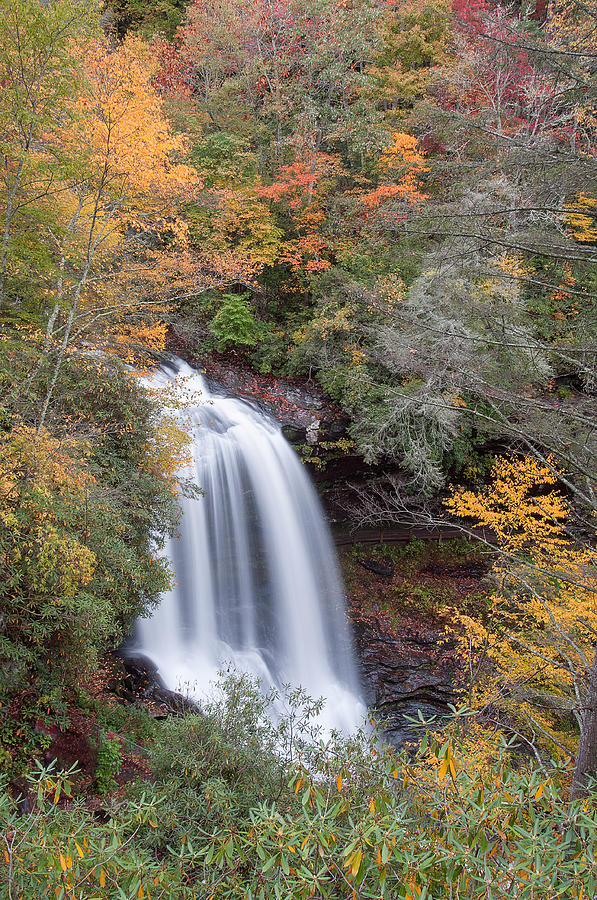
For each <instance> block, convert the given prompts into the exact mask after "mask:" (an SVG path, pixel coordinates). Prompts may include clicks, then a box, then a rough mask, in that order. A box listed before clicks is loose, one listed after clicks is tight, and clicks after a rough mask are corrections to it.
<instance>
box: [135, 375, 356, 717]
mask: <svg viewBox="0 0 597 900" xmlns="http://www.w3.org/2000/svg"><path fill="white" fill-rule="evenodd" d="M151 384H152V386H153V387H156V386H158V387H161V388H164V387H170V389H172V390H174V391H175V392H176V390H177V389H181V390H182V391H183V392H184V394H185V395H186V396H187V397H188V396H189V394H190V395H191V400H190V405H187V406H186V408H185V409H184V410H183V411H178V412H177V413H176V415H177V416H179V417H180V418H181V420H182V421H183V423H184V424H185V425H186V426H187V427H189V425H190V427H191V428H192V463H191V465H190V467H189V470H188V471H187V470H185V471H184V472H182V473H181V477H182V476H185V477H187V478H190V479H191V480H192V481H194V482H195V483H196V485H197V486H198V487H199V488H200V489H201V491H202V494H201V495H199V496H193V497H184V496H183V497H181V500H180V502H181V506H182V520H181V525H180V528H179V534H178V535H177V536H176V537H174V538H172V539H170V540H169V542H168V544H167V547H166V553H167V556H168V559H169V561H170V564H171V567H172V569H173V571H174V581H175V583H174V585H173V587H172V589H171V590H170V591H169V592H167V593H166V594H164V595H163V596H162V598H161V600H160V602H159V605H158V606H157V607H156V609H155V611H154V612H153V614H152V615H151V617H150V618H146V619H141V620H139V622H138V624H137V630H136V640H135V651H136V652H138V653H142V654H143V655H144V656H146V657H149V659H150V660H151V661H152V662H153V663H154V664H155V665H157V667H158V672H159V674H160V676H161V678H162V679H163V681H164V683H165V684H166V686H167V687H169V688H171V689H173V690H179V691H183V692H184V693H187V694H189V695H191V696H194V697H196V698H197V699H199V698H201V696H202V695H205V694H206V693H208V692H209V688H210V685H211V684H212V683H213V682H214V681H215V680H216V679H217V673H218V671H219V670H220V669H221V668H222V667H223V666H225V665H227V664H230V663H231V664H232V665H233V666H234V667H235V668H237V669H239V670H241V671H244V672H248V673H251V674H252V675H254V676H257V677H258V678H259V679H260V680H261V682H262V685H263V686H264V688H266V689H267V688H270V687H274V688H275V687H280V686H281V685H283V684H290V685H293V686H297V687H298V686H301V687H302V688H304V689H305V690H306V691H307V693H308V694H309V695H310V696H311V697H313V698H318V697H324V698H325V701H326V703H325V707H324V710H323V713H322V715H321V719H320V722H321V724H322V726H323V727H324V730H325V731H326V732H329V730H330V729H332V728H336V729H339V730H341V731H344V732H345V733H349V732H351V731H353V730H355V729H356V728H357V727H358V726H359V725H360V724H362V721H363V717H364V712H365V707H364V704H363V701H362V699H361V694H360V686H359V678H358V675H357V670H356V664H355V657H354V652H353V647H352V641H351V636H350V632H349V628H348V625H347V622H346V614H345V604H344V596H343V590H342V583H341V579H340V575H339V571H338V566H337V562H336V555H335V548H334V546H333V543H332V540H331V536H330V533H329V529H328V527H327V524H326V522H325V520H324V517H323V513H322V510H321V507H320V504H319V500H318V498H317V495H316V493H315V491H314V489H313V486H312V485H311V482H310V479H309V477H308V475H307V473H306V472H305V470H304V468H303V466H302V465H301V463H300V461H299V459H298V457H297V456H296V454H295V453H294V451H293V450H292V448H291V447H290V445H289V444H288V442H287V441H286V439H285V438H284V436H283V434H282V432H281V430H280V427H279V425H278V424H277V423H275V422H274V421H273V420H272V419H271V418H269V417H268V416H267V415H265V414H264V413H263V412H262V411H260V410H259V409H257V408H256V407H255V406H254V405H252V404H249V403H247V402H245V401H242V400H239V399H235V398H231V397H227V396H222V395H221V394H219V393H213V392H210V390H209V388H208V386H207V384H206V383H205V381H204V379H203V378H202V377H201V376H200V375H199V374H198V373H197V372H196V371H195V370H193V369H191V368H190V366H188V365H187V364H186V363H184V362H183V361H182V360H180V359H178V358H176V357H173V358H170V359H169V360H168V361H167V362H164V363H163V365H161V366H160V368H159V369H158V371H157V372H156V374H155V375H154V376H153V377H152V379H151ZM166 402H168V401H166Z"/></svg>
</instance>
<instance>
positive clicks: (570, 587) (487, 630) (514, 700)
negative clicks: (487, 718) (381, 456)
mask: <svg viewBox="0 0 597 900" xmlns="http://www.w3.org/2000/svg"><path fill="white" fill-rule="evenodd" d="M447 507H448V509H449V510H450V511H451V512H452V513H454V514H455V515H456V516H458V517H463V518H466V519H472V520H473V521H474V522H475V523H476V524H478V525H481V526H483V527H485V528H486V529H489V531H490V532H491V533H493V535H494V537H495V545H496V547H497V550H498V553H497V556H496V561H495V563H494V565H493V569H492V575H493V578H494V582H495V593H494V595H493V597H492V598H491V606H490V608H489V609H488V611H487V613H486V615H484V616H481V617H478V618H471V617H468V616H464V615H461V614H460V613H458V612H457V611H454V617H455V619H456V621H457V623H458V624H457V628H460V638H459V645H460V649H461V651H462V652H463V655H464V656H465V658H466V662H467V668H468V670H469V673H470V689H469V700H470V702H471V704H473V705H474V706H476V707H478V708H481V709H488V708H491V707H492V706H493V707H494V708H495V707H496V706H497V707H498V708H500V709H502V710H507V711H508V713H509V714H510V715H511V716H512V717H513V718H514V719H515V720H517V721H518V723H519V724H520V727H521V728H522V730H523V731H524V733H525V734H526V735H527V737H529V739H530V740H531V741H532V742H533V744H534V745H535V746H536V745H537V744H539V743H540V742H541V740H542V739H543V740H549V741H550V742H551V743H552V744H555V745H556V746H557V747H558V748H559V749H560V751H562V752H563V753H565V754H569V755H570V756H574V754H575V752H576V729H575V728H573V727H571V725H573V720H574V721H575V722H576V724H577V725H578V728H579V730H580V734H581V739H580V744H579V747H578V754H577V771H576V774H575V779H574V783H575V786H576V787H575V789H576V790H580V789H581V787H582V784H583V783H584V781H585V780H586V775H587V774H595V773H596V771H597V728H596V722H597V709H596V705H597V674H596V670H595V663H594V658H595V637H596V635H597V551H596V550H595V547H594V545H592V544H591V543H589V542H584V541H580V540H579V539H578V537H576V536H574V535H572V533H571V532H570V529H569V520H570V519H571V515H570V513H571V510H570V505H569V501H568V499H567V498H566V496H565V495H564V494H563V493H562V491H561V490H560V487H559V481H558V478H557V475H556V474H554V471H553V469H552V468H549V467H548V466H545V465H543V464H541V463H540V462H538V461H537V460H535V459H533V458H531V457H526V458H516V457H512V458H501V459H498V460H497V461H496V463H495V464H494V467H493V471H492V478H491V482H490V484H489V486H488V487H486V488H485V489H484V490H481V491H477V492H474V491H469V490H457V491H453V493H452V496H451V497H450V498H449V499H448V501H447Z"/></svg>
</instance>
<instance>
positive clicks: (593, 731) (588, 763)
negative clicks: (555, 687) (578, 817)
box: [570, 650, 597, 800]
mask: <svg viewBox="0 0 597 900" xmlns="http://www.w3.org/2000/svg"><path fill="white" fill-rule="evenodd" d="M582 721H583V724H582V729H581V732H580V740H579V742H578V753H577V754H576V765H575V767H574V777H573V779H572V790H571V792H570V797H571V799H572V800H574V799H576V797H582V796H583V795H584V794H585V793H586V791H587V778H588V777H589V776H591V775H593V776H595V775H597V650H596V652H595V656H594V659H593V666H592V668H591V674H590V676H589V687H588V689H587V696H586V700H585V708H584V715H583V720H582Z"/></svg>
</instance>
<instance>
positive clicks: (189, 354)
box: [169, 340, 349, 446]
mask: <svg viewBox="0 0 597 900" xmlns="http://www.w3.org/2000/svg"><path fill="white" fill-rule="evenodd" d="M169 349H170V350H172V351H173V352H175V353H177V354H178V355H179V356H180V357H181V358H182V359H184V360H185V361H186V362H188V363H189V365H191V366H193V367H195V368H196V369H197V371H199V372H200V373H201V374H202V375H204V376H205V377H206V378H207V379H209V380H211V381H213V382H215V384H216V385H218V386H219V387H221V388H223V389H224V390H225V391H229V392H230V393H231V394H233V395H234V396H237V397H242V398H244V399H245V400H252V401H254V402H255V403H257V404H259V406H260V407H261V408H262V409H263V410H264V411H265V412H267V413H268V414H269V415H271V416H272V417H273V418H275V419H276V420H277V421H278V422H279V423H280V424H281V425H282V428H283V429H284V433H285V435H286V437H287V438H288V440H290V441H291V442H292V443H304V444H309V445H312V446H313V445H314V444H316V443H318V442H319V441H334V440H338V439H339V438H341V437H343V436H345V435H346V428H347V426H348V422H349V419H348V416H347V415H346V414H345V413H344V412H343V411H342V410H341V409H340V408H339V407H338V406H336V405H335V404H334V403H332V402H331V400H329V398H327V397H326V396H325V394H324V392H323V390H322V389H321V387H320V386H319V385H318V384H317V383H316V382H315V381H312V380H311V381H306V380H304V379H298V378H295V379H291V378H279V377H277V376H275V375H264V374H260V373H257V372H255V371H254V370H252V369H251V368H249V366H248V365H246V364H243V362H242V361H241V360H240V359H235V358H234V354H232V353H229V354H219V353H215V352H211V353H210V354H209V355H200V354H199V353H197V352H193V350H191V349H190V348H189V347H187V346H185V345H182V344H181V343H180V341H176V340H172V341H171V342H170V346H169Z"/></svg>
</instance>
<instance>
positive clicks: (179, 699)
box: [118, 654, 201, 719]
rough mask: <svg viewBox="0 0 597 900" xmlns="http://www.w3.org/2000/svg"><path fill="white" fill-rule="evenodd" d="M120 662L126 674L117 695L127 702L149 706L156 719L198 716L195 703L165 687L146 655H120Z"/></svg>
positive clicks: (199, 711) (153, 664) (197, 708)
mask: <svg viewBox="0 0 597 900" xmlns="http://www.w3.org/2000/svg"><path fill="white" fill-rule="evenodd" d="M122 663H123V667H124V671H125V675H124V678H123V679H122V683H121V685H120V687H119V689H118V694H119V696H120V697H121V699H123V700H125V701H126V702H127V703H133V704H135V705H140V706H148V707H149V709H150V712H151V714H152V715H153V717H154V718H156V719H166V718H168V717H169V716H184V715H187V714H189V713H195V714H197V713H201V709H200V707H199V706H198V704H197V703H195V702H194V701H193V700H191V699H190V698H189V697H185V696H184V694H179V693H177V692H176V691H171V690H169V689H168V688H167V687H166V686H165V684H164V682H163V681H162V679H161V678H160V676H159V674H158V669H157V666H156V665H155V663H153V662H152V661H151V660H150V659H148V658H147V657H146V656H142V655H140V654H139V655H134V656H128V655H127V656H123V659H122Z"/></svg>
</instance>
